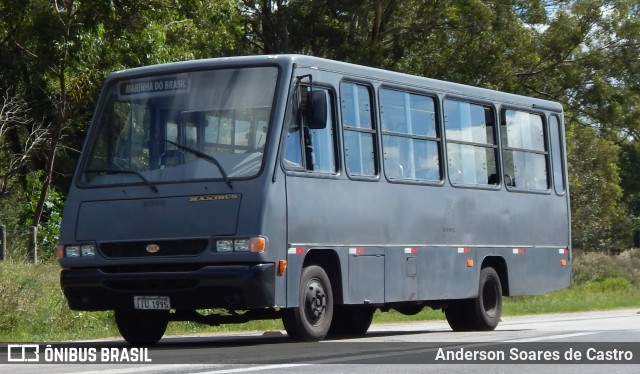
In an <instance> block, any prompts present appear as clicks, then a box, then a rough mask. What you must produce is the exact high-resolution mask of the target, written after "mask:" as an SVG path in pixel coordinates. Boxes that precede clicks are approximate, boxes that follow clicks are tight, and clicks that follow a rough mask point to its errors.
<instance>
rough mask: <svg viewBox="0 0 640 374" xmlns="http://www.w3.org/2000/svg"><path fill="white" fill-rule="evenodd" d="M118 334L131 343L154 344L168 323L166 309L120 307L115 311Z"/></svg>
mask: <svg viewBox="0 0 640 374" xmlns="http://www.w3.org/2000/svg"><path fill="white" fill-rule="evenodd" d="M115 316H116V325H118V330H119V331H120V334H121V335H122V337H123V338H124V340H126V341H127V342H128V343H129V344H131V345H136V346H146V345H153V344H156V343H157V342H158V341H159V340H160V339H161V338H162V335H164V332H165V331H166V329H167V324H168V323H169V311H168V310H157V311H156V310H135V309H120V310H116V311H115Z"/></svg>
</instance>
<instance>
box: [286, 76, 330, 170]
mask: <svg viewBox="0 0 640 374" xmlns="http://www.w3.org/2000/svg"><path fill="white" fill-rule="evenodd" d="M315 90H323V91H325V92H326V93H327V95H326V97H327V112H328V114H327V125H326V126H325V127H324V128H321V129H312V128H310V127H309V126H308V125H307V123H306V122H305V121H306V119H305V116H304V115H303V114H302V110H303V109H302V108H304V106H305V104H306V103H305V102H304V100H306V98H307V92H308V87H306V86H301V87H300V90H299V92H298V93H297V94H296V95H294V102H292V103H290V108H291V110H292V113H291V115H290V116H289V118H290V122H289V126H288V132H287V138H286V140H285V145H284V165H285V167H286V168H287V169H290V170H306V171H313V172H317V173H336V172H337V170H338V168H337V162H336V160H337V157H336V148H335V147H336V132H335V121H334V118H333V117H334V111H333V95H332V94H331V93H330V92H329V91H328V90H326V89H324V88H318V87H315V88H314V91H315Z"/></svg>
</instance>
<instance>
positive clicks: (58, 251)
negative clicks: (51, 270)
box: [56, 245, 64, 260]
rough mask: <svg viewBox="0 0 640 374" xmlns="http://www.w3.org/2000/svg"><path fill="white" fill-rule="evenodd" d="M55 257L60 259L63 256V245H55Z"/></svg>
mask: <svg viewBox="0 0 640 374" xmlns="http://www.w3.org/2000/svg"><path fill="white" fill-rule="evenodd" d="M56 257H57V258H58V260H61V259H62V257H64V247H63V246H61V245H59V246H57V247H56Z"/></svg>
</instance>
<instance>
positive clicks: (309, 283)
mask: <svg viewBox="0 0 640 374" xmlns="http://www.w3.org/2000/svg"><path fill="white" fill-rule="evenodd" d="M332 318H333V292H332V290H331V282H330V281H329V277H328V276H327V273H326V272H325V271H324V269H322V268H321V267H320V266H317V265H311V266H307V267H305V268H304V269H302V276H301V277H300V290H299V297H298V307H295V308H287V309H285V310H284V311H283V316H282V323H283V324H284V328H285V329H286V330H287V334H289V337H291V338H292V339H294V340H299V341H320V340H322V339H324V337H325V336H327V333H328V332H329V327H330V326H331V320H332Z"/></svg>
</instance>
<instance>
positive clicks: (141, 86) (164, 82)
mask: <svg viewBox="0 0 640 374" xmlns="http://www.w3.org/2000/svg"><path fill="white" fill-rule="evenodd" d="M188 88H189V79H188V78H184V77H180V78H179V77H167V78H150V79H138V80H132V81H124V82H120V95H122V96H127V95H140V94H149V93H156V92H170V91H186V90H187V89H188Z"/></svg>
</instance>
